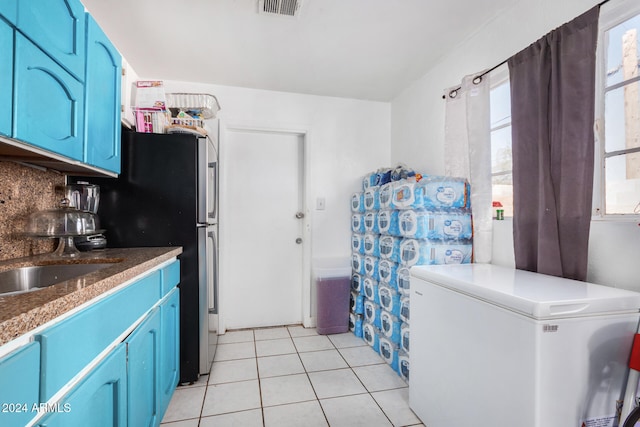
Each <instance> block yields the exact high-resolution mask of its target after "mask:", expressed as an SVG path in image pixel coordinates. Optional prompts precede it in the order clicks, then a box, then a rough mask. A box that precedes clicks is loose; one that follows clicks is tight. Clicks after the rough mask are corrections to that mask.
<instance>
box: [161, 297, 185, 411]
mask: <svg viewBox="0 0 640 427" xmlns="http://www.w3.org/2000/svg"><path fill="white" fill-rule="evenodd" d="M160 315H161V319H160V418H162V417H163V416H164V413H165V412H166V410H167V407H168V406H169V402H170V401H171V397H172V396H173V392H174V391H175V389H176V387H177V385H178V381H179V380H180V289H179V288H174V289H173V290H172V291H171V292H170V293H169V294H168V295H167V297H166V298H165V299H164V302H163V303H162V304H161V305H160Z"/></svg>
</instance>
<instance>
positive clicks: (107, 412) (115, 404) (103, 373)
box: [38, 344, 142, 427]
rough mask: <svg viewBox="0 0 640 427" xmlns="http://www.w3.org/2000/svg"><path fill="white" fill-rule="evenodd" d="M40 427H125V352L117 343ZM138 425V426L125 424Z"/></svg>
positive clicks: (53, 409) (52, 409)
mask: <svg viewBox="0 0 640 427" xmlns="http://www.w3.org/2000/svg"><path fill="white" fill-rule="evenodd" d="M47 410H48V411H51V412H52V413H51V414H50V415H48V416H47V417H46V418H45V419H44V420H43V421H41V422H40V424H38V426H40V427H87V426H92V427H122V426H126V425H127V352H126V346H125V345H124V344H119V345H118V346H117V347H116V348H115V349H114V350H113V351H112V352H111V353H109V355H108V356H107V357H106V358H105V359H104V360H103V361H102V362H100V363H99V364H98V366H96V367H95V368H94V369H93V370H92V371H91V372H90V373H89V374H88V375H87V376H86V377H85V379H84V380H83V381H82V382H81V383H80V384H78V386H76V387H75V389H73V390H72V391H71V394H70V395H69V396H68V397H67V398H65V399H63V400H62V402H60V403H58V404H56V405H55V406H51V407H50V408H48V409H47ZM129 425H132V426H133V425H142V424H129Z"/></svg>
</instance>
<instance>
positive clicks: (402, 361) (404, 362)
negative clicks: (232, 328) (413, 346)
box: [397, 350, 410, 382]
mask: <svg viewBox="0 0 640 427" xmlns="http://www.w3.org/2000/svg"><path fill="white" fill-rule="evenodd" d="M409 367H410V363H409V355H408V354H407V353H405V352H403V351H402V350H400V351H399V352H398V371H397V372H398V375H400V378H402V379H403V380H405V381H406V382H409Z"/></svg>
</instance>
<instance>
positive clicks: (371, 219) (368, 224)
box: [364, 211, 380, 234]
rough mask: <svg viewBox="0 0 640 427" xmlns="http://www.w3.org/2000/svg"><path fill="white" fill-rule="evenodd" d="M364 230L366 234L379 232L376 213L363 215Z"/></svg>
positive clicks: (371, 212) (370, 212) (368, 212)
mask: <svg viewBox="0 0 640 427" xmlns="http://www.w3.org/2000/svg"><path fill="white" fill-rule="evenodd" d="M364 230H365V232H366V233H376V234H378V233H379V232H380V229H379V227H378V212H377V211H367V212H365V213H364Z"/></svg>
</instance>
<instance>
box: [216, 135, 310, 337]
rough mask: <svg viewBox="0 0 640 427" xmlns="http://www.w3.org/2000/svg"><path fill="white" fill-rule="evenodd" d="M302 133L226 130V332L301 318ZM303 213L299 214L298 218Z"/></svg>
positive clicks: (223, 300)
mask: <svg viewBox="0 0 640 427" xmlns="http://www.w3.org/2000/svg"><path fill="white" fill-rule="evenodd" d="M303 138H304V137H303V136H302V135H299V134H289V133H275V132H258V131H244V130H228V131H227V134H226V139H225V142H224V147H223V148H222V150H223V151H224V153H225V154H224V162H225V164H224V170H225V173H224V179H225V182H224V185H223V186H222V189H221V197H222V202H221V203H222V205H223V216H221V218H220V227H221V233H222V234H221V245H223V246H221V266H220V268H221V273H223V278H224V279H221V282H220V286H221V289H222V292H221V293H222V295H223V296H222V297H221V301H220V302H221V304H222V313H221V314H222V317H223V318H224V325H225V329H236V328H245V327H256V326H275V325H286V324H295V323H301V322H302V287H303V286H302V285H303V280H302V271H303V269H302V265H303V245H302V243H301V238H302V236H303V234H302V230H303V219H301V218H297V217H296V214H298V213H299V212H303V185H302V183H303V176H304V175H303V147H304V140H303ZM298 216H299V215H298Z"/></svg>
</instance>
